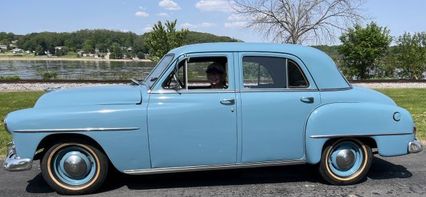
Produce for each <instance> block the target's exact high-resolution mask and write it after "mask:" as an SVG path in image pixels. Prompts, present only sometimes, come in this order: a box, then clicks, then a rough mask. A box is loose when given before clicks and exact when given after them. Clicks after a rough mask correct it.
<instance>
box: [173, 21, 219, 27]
mask: <svg viewBox="0 0 426 197" xmlns="http://www.w3.org/2000/svg"><path fill="white" fill-rule="evenodd" d="M180 26H181V28H184V29H198V28H208V27H214V26H216V24H215V23H210V22H202V23H199V24H192V23H188V22H186V23H182V25H180Z"/></svg>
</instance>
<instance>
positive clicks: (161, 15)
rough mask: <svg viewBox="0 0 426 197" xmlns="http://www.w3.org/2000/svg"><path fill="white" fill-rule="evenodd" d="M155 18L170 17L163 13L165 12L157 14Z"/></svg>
mask: <svg viewBox="0 0 426 197" xmlns="http://www.w3.org/2000/svg"><path fill="white" fill-rule="evenodd" d="M157 16H160V17H170V15H169V14H167V13H165V12H160V13H158V14H157Z"/></svg>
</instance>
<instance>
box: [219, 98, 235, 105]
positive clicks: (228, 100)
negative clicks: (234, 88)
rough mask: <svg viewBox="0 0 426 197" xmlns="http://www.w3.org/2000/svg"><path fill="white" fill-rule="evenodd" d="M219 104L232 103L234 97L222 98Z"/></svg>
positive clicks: (233, 102)
mask: <svg viewBox="0 0 426 197" xmlns="http://www.w3.org/2000/svg"><path fill="white" fill-rule="evenodd" d="M220 104H222V105H233V104H235V99H222V100H221V101H220Z"/></svg>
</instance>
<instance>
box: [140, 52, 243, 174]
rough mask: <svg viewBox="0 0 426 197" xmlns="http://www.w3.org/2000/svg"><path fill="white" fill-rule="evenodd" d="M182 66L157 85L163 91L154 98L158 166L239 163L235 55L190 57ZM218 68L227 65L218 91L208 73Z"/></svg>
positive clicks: (152, 130)
mask: <svg viewBox="0 0 426 197" xmlns="http://www.w3.org/2000/svg"><path fill="white" fill-rule="evenodd" d="M176 64H177V65H178V67H175V66H173V67H172V68H170V70H169V71H168V73H166V74H165V76H164V77H163V80H164V81H163V82H161V84H157V85H160V86H161V88H160V89H158V90H155V91H152V92H151V94H150V100H149V106H148V131H149V143H150V153H151V164H152V167H153V168H162V167H182V166H199V165H220V164H235V162H236V158H237V128H236V126H237V125H236V124H237V123H236V110H235V109H236V105H237V102H236V101H235V99H236V93H235V84H234V67H233V65H234V64H233V57H232V53H210V54H207V53H203V54H189V55H187V57H186V58H184V59H183V60H180V61H177V63H176ZM212 64H215V65H216V67H217V65H219V67H220V66H223V71H224V72H225V73H224V74H223V77H224V78H225V80H226V85H224V86H223V87H220V88H218V87H215V88H213V87H212V85H211V84H210V83H209V82H208V81H207V76H206V75H207V74H206V70H207V69H209V68H210V67H212V66H211V65H212ZM219 70H221V69H219ZM174 73H177V74H176V75H174ZM177 86H180V87H177Z"/></svg>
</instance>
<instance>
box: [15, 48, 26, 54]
mask: <svg viewBox="0 0 426 197" xmlns="http://www.w3.org/2000/svg"><path fill="white" fill-rule="evenodd" d="M12 53H13V54H17V55H18V54H23V53H24V50H22V49H20V48H15V49H12Z"/></svg>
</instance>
